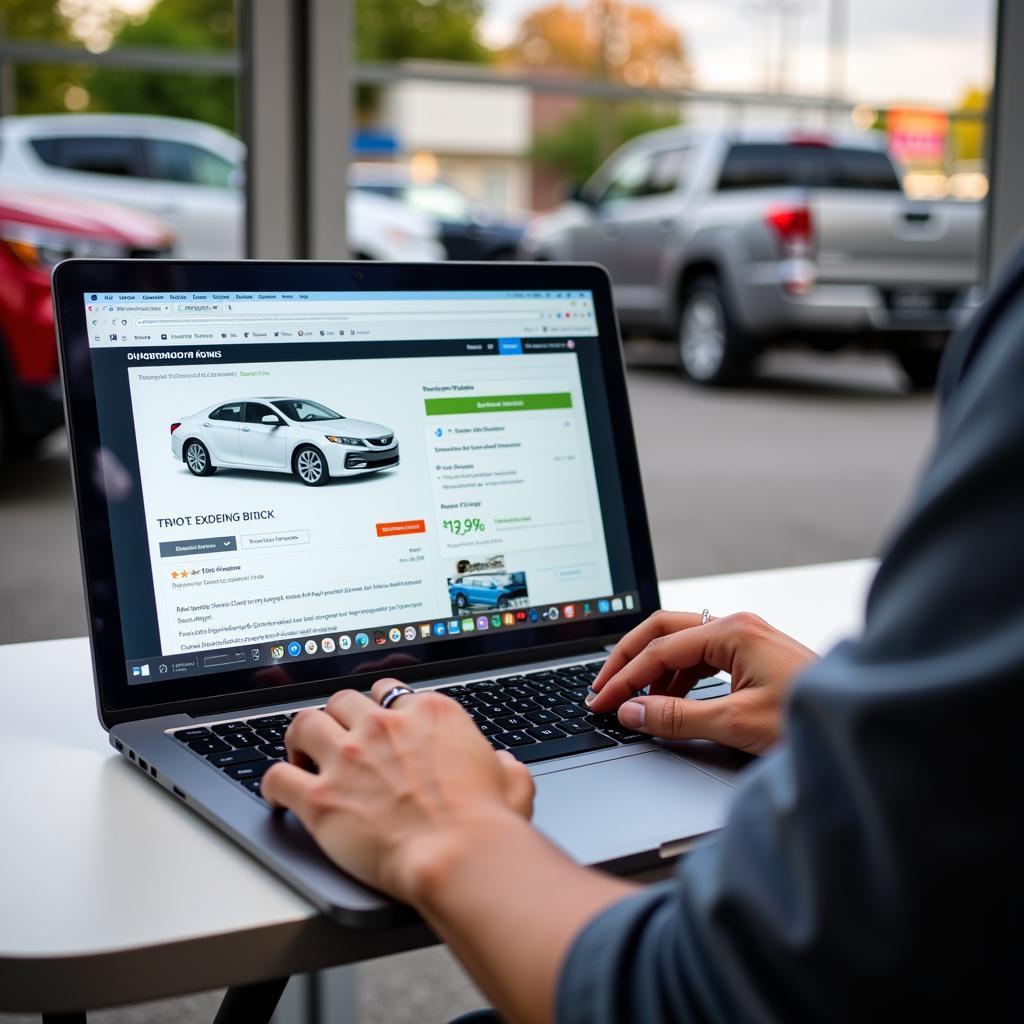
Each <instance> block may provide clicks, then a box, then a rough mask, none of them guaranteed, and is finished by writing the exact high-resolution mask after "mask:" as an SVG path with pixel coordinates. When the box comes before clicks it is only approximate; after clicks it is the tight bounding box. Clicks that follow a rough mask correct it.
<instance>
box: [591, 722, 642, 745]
mask: <svg viewBox="0 0 1024 1024" xmlns="http://www.w3.org/2000/svg"><path fill="white" fill-rule="evenodd" d="M601 732H603V733H604V734H605V736H611V738H612V739H613V740H618V741H619V742H620V743H638V742H639V741H640V740H646V739H648V738H649V737H647V736H645V735H644V734H643V733H642V732H633V731H632V730H631V729H623V728H622V726H621V725H619V726H615V725H602V726H601Z"/></svg>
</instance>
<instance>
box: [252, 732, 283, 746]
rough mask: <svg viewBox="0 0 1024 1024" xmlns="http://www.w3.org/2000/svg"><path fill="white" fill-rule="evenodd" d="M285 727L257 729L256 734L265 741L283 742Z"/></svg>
mask: <svg viewBox="0 0 1024 1024" xmlns="http://www.w3.org/2000/svg"><path fill="white" fill-rule="evenodd" d="M284 732H285V731H284V729H257V730H256V735H257V736H259V738H260V739H261V740H262V741H263V742H264V743H281V742H283V741H284Z"/></svg>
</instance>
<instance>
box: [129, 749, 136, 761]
mask: <svg viewBox="0 0 1024 1024" xmlns="http://www.w3.org/2000/svg"><path fill="white" fill-rule="evenodd" d="M128 756H129V757H130V758H131V759H132V760H133V761H134V760H135V751H134V750H129V751H128Z"/></svg>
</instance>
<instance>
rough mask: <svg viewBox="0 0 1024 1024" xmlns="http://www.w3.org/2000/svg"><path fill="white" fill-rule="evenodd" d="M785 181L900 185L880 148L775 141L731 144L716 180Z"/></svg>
mask: <svg viewBox="0 0 1024 1024" xmlns="http://www.w3.org/2000/svg"><path fill="white" fill-rule="evenodd" d="M785 185H802V186H805V187H815V188H855V189H878V190H885V191H899V190H900V182H899V178H898V177H897V176H896V171H895V169H894V168H893V165H892V162H891V161H890V160H889V157H888V156H887V155H886V154H885V153H884V152H882V151H881V150H873V149H855V148H853V147H845V146H827V145H826V146H818V145H799V144H792V143H790V144H786V143H778V142H771V143H768V142H756V143H740V144H738V145H735V146H733V147H732V148H731V149H730V150H729V154H728V156H727V157H726V158H725V164H724V165H723V167H722V173H721V176H720V178H719V181H718V187H719V189H721V190H727V189H737V188H773V187H776V186H785Z"/></svg>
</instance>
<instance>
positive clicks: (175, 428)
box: [171, 423, 181, 434]
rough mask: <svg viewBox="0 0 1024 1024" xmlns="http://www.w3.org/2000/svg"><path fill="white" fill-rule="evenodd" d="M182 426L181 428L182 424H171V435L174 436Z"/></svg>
mask: <svg viewBox="0 0 1024 1024" xmlns="http://www.w3.org/2000/svg"><path fill="white" fill-rule="evenodd" d="M180 426H181V424H180V423H172V424H171V433H172V434H173V433H174V432H175V431H176V430H177V429H178V427H180Z"/></svg>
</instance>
